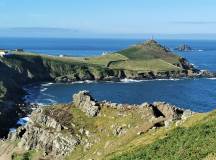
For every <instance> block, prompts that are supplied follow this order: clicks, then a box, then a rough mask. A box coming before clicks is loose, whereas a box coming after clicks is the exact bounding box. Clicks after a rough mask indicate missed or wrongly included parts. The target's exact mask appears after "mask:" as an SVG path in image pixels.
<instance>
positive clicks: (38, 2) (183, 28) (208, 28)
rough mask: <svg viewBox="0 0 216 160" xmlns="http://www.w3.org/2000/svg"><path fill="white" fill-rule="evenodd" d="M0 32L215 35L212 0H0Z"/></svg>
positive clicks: (29, 34)
mask: <svg viewBox="0 0 216 160" xmlns="http://www.w3.org/2000/svg"><path fill="white" fill-rule="evenodd" d="M0 22H1V23H0V36H7V35H8V36H10V35H23V36H57V37H58V36H63V37H64V36H85V35H87V36H94V35H141V34H209V35H210V34H212V33H214V34H215V33H216V31H215V29H216V1H215V0H19V1H18V0H0Z"/></svg>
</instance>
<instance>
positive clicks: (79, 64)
mask: <svg viewBox="0 0 216 160" xmlns="http://www.w3.org/2000/svg"><path fill="white" fill-rule="evenodd" d="M185 77H187V78H200V77H215V74H214V73H210V72H208V71H200V70H198V69H196V68H194V67H193V66H192V65H191V64H190V63H189V62H188V61H187V60H186V59H184V58H182V57H179V56H177V55H175V54H174V53H172V52H171V51H170V50H169V49H167V48H166V47H164V46H162V45H160V44H159V43H157V42H156V41H154V40H150V41H146V42H145V43H143V44H138V45H134V46H131V47H129V48H127V49H124V50H121V51H118V52H115V53H110V54H107V55H104V56H99V57H85V58H74V57H53V56H46V55H36V54H32V53H23V52H22V53H20V52H14V54H13V55H12V56H10V57H7V58H2V57H0V125H1V132H0V137H2V136H4V135H6V134H7V132H8V129H9V128H11V127H12V126H13V124H15V123H16V120H17V119H18V118H19V116H21V115H24V114H26V113H25V106H26V104H24V102H23V99H22V98H23V96H24V95H25V94H26V93H25V91H24V90H23V86H24V85H26V84H30V83H40V82H45V81H52V82H63V83H71V82H74V81H85V80H96V81H119V80H121V79H124V78H128V79H164V78H165V79H169V78H185ZM27 107H28V106H27Z"/></svg>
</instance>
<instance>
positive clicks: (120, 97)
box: [0, 38, 216, 112]
mask: <svg viewBox="0 0 216 160" xmlns="http://www.w3.org/2000/svg"><path fill="white" fill-rule="evenodd" d="M144 41H145V39H81V38H80V39H78V38H77V39H69V38H0V48H4V49H15V48H22V49H24V50H26V51H30V52H34V53H38V54H39V53H40V54H41V53H43V54H48V55H55V56H59V55H65V56H77V57H83V56H87V57H91V56H99V55H102V54H103V53H107V52H114V51H118V50H122V49H125V48H127V47H129V46H131V45H134V44H137V43H142V42H144ZM157 41H158V42H159V43H161V44H162V45H164V46H166V47H169V48H170V49H171V50H174V48H176V47H177V46H179V45H181V44H188V45H190V46H191V47H192V48H193V51H190V52H176V51H175V53H176V54H178V55H180V56H182V57H184V58H186V59H187V60H188V61H189V62H190V63H192V64H193V65H195V66H196V67H197V68H199V69H201V70H209V71H212V72H216V40H188V39H187V40H183V39H181V40H178V39H167V40H166V39H159V40H157ZM25 90H26V91H27V92H28V95H27V96H26V97H25V99H26V101H28V102H30V103H37V104H39V105H43V106H46V105H50V104H55V103H69V102H71V101H72V95H73V94H74V93H77V92H78V91H81V90H88V91H90V92H91V94H92V95H93V96H94V98H96V99H97V100H98V101H102V100H107V101H111V102H114V103H127V104H141V103H144V102H148V103H152V102H155V101H162V102H167V103H171V104H173V105H176V106H178V107H181V108H185V109H191V110H192V111H195V112H209V111H212V110H214V109H216V79H215V78H212V79H208V78H202V79H170V80H145V81H136V80H130V79H124V80H122V81H121V82H94V81H92V82H91V81H85V82H76V83H71V84H62V83H50V82H47V83H42V84H31V85H27V86H25Z"/></svg>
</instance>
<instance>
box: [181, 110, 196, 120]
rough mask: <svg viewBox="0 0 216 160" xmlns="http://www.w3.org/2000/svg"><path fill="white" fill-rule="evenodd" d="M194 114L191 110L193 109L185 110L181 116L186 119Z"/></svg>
mask: <svg viewBox="0 0 216 160" xmlns="http://www.w3.org/2000/svg"><path fill="white" fill-rule="evenodd" d="M192 114H193V112H192V111H191V110H188V109H187V110H185V111H184V112H183V114H182V117H181V119H182V120H186V119H188V118H189V117H191V115H192Z"/></svg>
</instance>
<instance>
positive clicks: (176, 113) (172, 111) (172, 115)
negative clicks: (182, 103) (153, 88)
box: [153, 102, 184, 120]
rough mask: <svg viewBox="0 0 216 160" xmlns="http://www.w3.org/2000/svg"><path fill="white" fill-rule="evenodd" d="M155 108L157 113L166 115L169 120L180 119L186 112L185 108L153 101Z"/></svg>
mask: <svg viewBox="0 0 216 160" xmlns="http://www.w3.org/2000/svg"><path fill="white" fill-rule="evenodd" d="M153 108H154V109H155V113H156V114H158V115H159V116H164V117H165V118H166V119H167V120H169V119H171V120H178V119H181V116H182V114H183V112H184V110H183V109H180V108H177V107H175V106H171V105H169V104H167V103H164V102H155V103H153Z"/></svg>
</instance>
